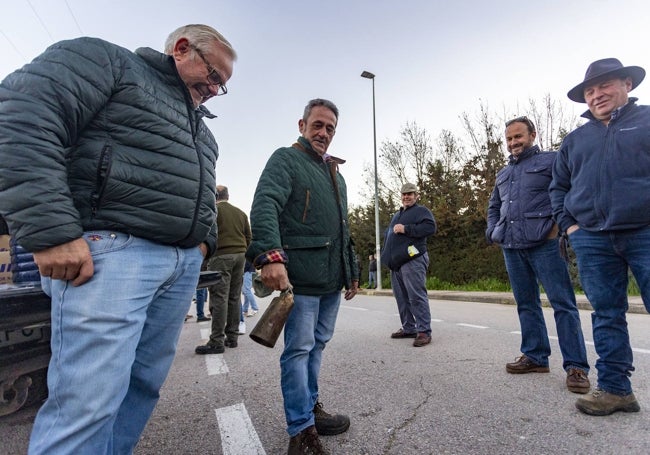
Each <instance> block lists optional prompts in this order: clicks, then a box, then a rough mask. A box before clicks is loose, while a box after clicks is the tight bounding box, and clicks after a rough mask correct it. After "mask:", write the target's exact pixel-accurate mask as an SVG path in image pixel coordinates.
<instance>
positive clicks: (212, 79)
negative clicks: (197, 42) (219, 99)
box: [190, 45, 228, 96]
mask: <svg viewBox="0 0 650 455" xmlns="http://www.w3.org/2000/svg"><path fill="white" fill-rule="evenodd" d="M190 47H191V48H192V49H194V51H195V52H196V53H197V54H199V57H201V60H203V63H205V66H206V67H207V68H208V82H209V83H210V85H218V86H219V90H217V96H220V95H225V94H226V93H228V88H227V87H226V84H224V82H223V80H221V76H219V73H217V70H215V69H214V68H213V67H212V65H210V62H208V60H207V59H206V58H205V55H203V52H201V49H199V48H198V47H196V46H194V45H190Z"/></svg>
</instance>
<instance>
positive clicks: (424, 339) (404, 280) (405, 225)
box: [381, 183, 437, 347]
mask: <svg viewBox="0 0 650 455" xmlns="http://www.w3.org/2000/svg"><path fill="white" fill-rule="evenodd" d="M401 193H402V208H401V209H399V211H398V212H397V213H396V214H395V215H394V216H393V219H392V220H391V222H390V226H389V227H388V230H387V231H386V236H385V240H384V250H383V252H382V253H381V262H382V264H385V265H386V267H388V268H389V269H390V271H391V273H390V279H391V283H392V286H393V295H395V300H397V309H398V311H399V317H400V320H401V321H402V327H401V328H400V329H399V330H398V331H397V332H395V333H393V334H392V335H391V338H415V340H414V341H413V346H415V347H420V346H424V345H426V344H429V343H431V309H430V308H429V297H428V295H427V288H426V277H427V268H428V267H429V255H428V254H427V237H429V236H430V235H433V234H435V233H436V229H437V227H436V221H435V219H434V218H433V214H432V213H431V211H430V210H429V209H428V208H426V207H424V206H422V205H419V204H418V203H417V200H418V198H419V195H418V189H417V187H416V186H415V185H414V184H413V183H405V184H404V185H403V186H402V191H401Z"/></svg>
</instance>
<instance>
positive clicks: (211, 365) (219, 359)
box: [205, 354, 229, 376]
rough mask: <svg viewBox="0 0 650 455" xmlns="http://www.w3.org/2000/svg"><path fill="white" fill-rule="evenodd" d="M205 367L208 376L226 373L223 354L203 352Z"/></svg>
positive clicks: (226, 368)
mask: <svg viewBox="0 0 650 455" xmlns="http://www.w3.org/2000/svg"><path fill="white" fill-rule="evenodd" d="M205 367H206V368H207V369H208V376H214V375H215V374H226V373H228V371H229V370H228V365H226V361H225V359H224V358H223V354H205Z"/></svg>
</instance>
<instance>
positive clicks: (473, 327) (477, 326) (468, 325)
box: [456, 322, 489, 329]
mask: <svg viewBox="0 0 650 455" xmlns="http://www.w3.org/2000/svg"><path fill="white" fill-rule="evenodd" d="M456 325H459V326H461V327H470V328H472V329H488V328H489V327H486V326H484V325H475V324H465V323H464V322H459V323H458V324H456Z"/></svg>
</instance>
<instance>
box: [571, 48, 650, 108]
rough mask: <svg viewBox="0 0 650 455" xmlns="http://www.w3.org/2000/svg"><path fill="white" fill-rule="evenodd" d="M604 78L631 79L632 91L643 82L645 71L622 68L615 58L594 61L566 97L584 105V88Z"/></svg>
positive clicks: (628, 67)
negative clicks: (583, 77)
mask: <svg viewBox="0 0 650 455" xmlns="http://www.w3.org/2000/svg"><path fill="white" fill-rule="evenodd" d="M606 76H613V77H615V76H619V77H630V78H631V79H632V90H634V89H635V88H636V87H637V86H638V85H639V84H640V83H641V81H643V78H644V77H645V70H644V69H643V68H641V67H640V66H623V64H622V63H621V62H620V61H619V60H618V59H616V58H604V59H602V60H596V61H595V62H593V63H592V64H591V65H589V68H587V72H586V73H585V80H584V81H582V82H581V83H580V84H578V85H576V86H575V87H573V88H572V89H571V90H569V93H567V96H568V97H569V99H570V100H571V101H575V102H576V103H586V101H585V94H584V91H585V87H588V86H589V84H590V83H591V82H594V81H595V80H596V79H601V78H604V77H606Z"/></svg>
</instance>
